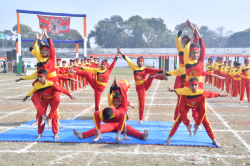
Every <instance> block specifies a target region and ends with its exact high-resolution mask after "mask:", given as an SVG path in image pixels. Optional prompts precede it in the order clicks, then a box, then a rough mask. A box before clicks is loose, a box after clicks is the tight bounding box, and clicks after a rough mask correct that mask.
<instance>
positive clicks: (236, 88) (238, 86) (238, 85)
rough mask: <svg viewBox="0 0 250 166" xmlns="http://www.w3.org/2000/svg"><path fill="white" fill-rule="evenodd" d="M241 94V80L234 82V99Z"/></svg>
mask: <svg viewBox="0 0 250 166" xmlns="http://www.w3.org/2000/svg"><path fill="white" fill-rule="evenodd" d="M240 92H241V83H240V80H233V97H236V96H238V94H239V93H240Z"/></svg>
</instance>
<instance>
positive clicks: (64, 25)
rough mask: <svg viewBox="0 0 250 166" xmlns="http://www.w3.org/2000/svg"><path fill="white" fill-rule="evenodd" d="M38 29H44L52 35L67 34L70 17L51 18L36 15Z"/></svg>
mask: <svg viewBox="0 0 250 166" xmlns="http://www.w3.org/2000/svg"><path fill="white" fill-rule="evenodd" d="M37 17H38V19H39V26H40V28H46V29H47V30H48V31H50V32H51V33H54V34H58V33H62V32H66V33H69V25H70V17H52V16H42V15H37Z"/></svg>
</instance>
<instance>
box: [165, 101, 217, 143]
mask: <svg viewBox="0 0 250 166" xmlns="http://www.w3.org/2000/svg"><path fill="white" fill-rule="evenodd" d="M182 102H183V99H182V100H181V104H183V103H182ZM205 105H206V102H205V100H203V101H201V102H200V105H199V106H198V107H196V108H194V107H189V106H187V105H186V106H185V107H184V106H183V105H182V106H181V107H184V111H186V114H187V113H188V111H189V109H190V108H191V109H192V111H193V110H195V111H196V113H198V116H195V117H194V120H195V122H196V124H198V125H200V124H201V123H202V124H203V126H204V128H205V129H206V131H207V134H208V136H209V137H210V138H211V139H215V136H214V133H213V130H212V128H211V126H210V123H209V121H208V119H207V116H206V114H204V112H205V110H203V109H206V106H205ZM196 115H197V114H196ZM193 116H194V115H193ZM181 122H182V117H181V114H180V113H179V115H178V117H177V118H176V120H175V122H174V124H173V126H172V129H171V130H170V132H169V135H170V136H171V137H172V136H173V135H174V134H175V132H176V131H177V129H178V127H179V125H180V123H181ZM183 123H184V124H185V125H186V126H188V125H189V121H186V120H185V122H184V121H183Z"/></svg>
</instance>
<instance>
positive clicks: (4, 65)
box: [3, 59, 6, 71]
mask: <svg viewBox="0 0 250 166" xmlns="http://www.w3.org/2000/svg"><path fill="white" fill-rule="evenodd" d="M3 70H4V71H5V70H6V59H5V61H3Z"/></svg>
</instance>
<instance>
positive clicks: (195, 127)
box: [194, 123, 199, 136]
mask: <svg viewBox="0 0 250 166" xmlns="http://www.w3.org/2000/svg"><path fill="white" fill-rule="evenodd" d="M198 129H199V125H197V124H196V123H195V124H194V136H195V135H196V132H197V130H198Z"/></svg>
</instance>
